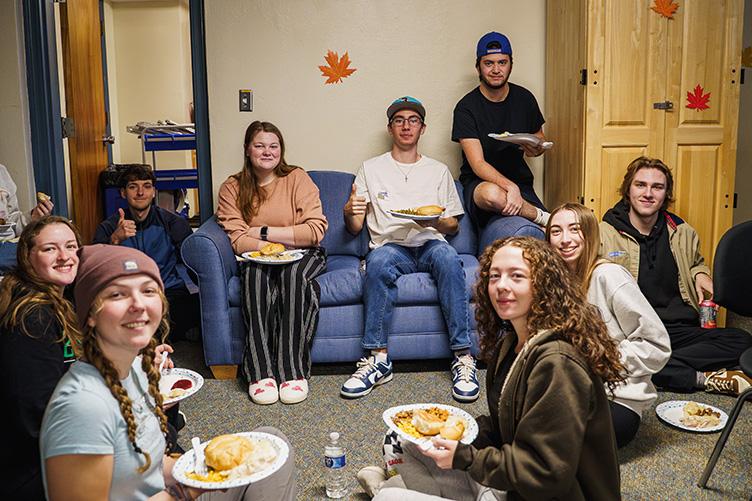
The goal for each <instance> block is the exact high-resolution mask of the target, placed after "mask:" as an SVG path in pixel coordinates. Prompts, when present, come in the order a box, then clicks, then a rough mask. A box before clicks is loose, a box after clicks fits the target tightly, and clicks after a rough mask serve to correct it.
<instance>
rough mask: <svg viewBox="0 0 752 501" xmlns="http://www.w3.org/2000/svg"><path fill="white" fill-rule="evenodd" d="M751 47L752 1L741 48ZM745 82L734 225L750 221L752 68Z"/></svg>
mask: <svg viewBox="0 0 752 501" xmlns="http://www.w3.org/2000/svg"><path fill="white" fill-rule="evenodd" d="M750 46H752V0H746V1H745V2H744V39H743V43H742V47H750ZM746 73H747V74H746V75H745V76H746V82H745V84H744V85H742V86H740V104H739V136H738V140H737V149H736V189H735V191H736V193H738V196H739V202H738V205H737V207H736V209H735V210H734V224H738V223H741V222H742V221H749V220H750V219H752V120H751V119H750V117H752V67H747V68H746Z"/></svg>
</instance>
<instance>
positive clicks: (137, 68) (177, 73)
mask: <svg viewBox="0 0 752 501" xmlns="http://www.w3.org/2000/svg"><path fill="white" fill-rule="evenodd" d="M104 14H105V33H106V35H105V44H106V51H107V78H108V86H109V97H110V112H111V115H110V124H111V128H112V134H113V135H114V136H115V138H116V142H115V145H114V147H113V162H115V163H132V162H141V142H140V140H139V139H138V136H136V135H134V134H130V133H128V132H126V129H125V128H126V126H128V125H134V124H136V122H142V121H148V122H156V121H157V120H164V119H170V120H174V121H176V122H178V123H187V122H189V121H190V115H189V104H190V103H191V102H192V101H193V90H192V83H191V59H190V58H191V52H190V29H189V14H188V0H161V1H151V2H139V1H127V2H124V1H117V0H116V1H112V0H106V1H105V9H104ZM146 161H147V163H152V160H151V155H150V154H149V155H147V159H146ZM191 165H192V161H191V154H190V152H185V151H178V152H160V153H157V168H159V169H184V168H188V167H191Z"/></svg>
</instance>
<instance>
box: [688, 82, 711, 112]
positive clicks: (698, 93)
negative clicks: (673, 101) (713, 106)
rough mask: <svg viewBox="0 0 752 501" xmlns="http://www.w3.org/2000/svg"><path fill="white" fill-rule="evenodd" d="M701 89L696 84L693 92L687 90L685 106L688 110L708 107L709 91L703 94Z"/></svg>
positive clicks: (699, 109)
mask: <svg viewBox="0 0 752 501" xmlns="http://www.w3.org/2000/svg"><path fill="white" fill-rule="evenodd" d="M704 90H705V89H703V88H702V87H701V86H700V84H697V87H695V90H694V92H687V108H689V109H690V110H697V111H701V110H707V109H708V108H710V106H708V103H709V102H710V92H708V93H707V94H703V91H704Z"/></svg>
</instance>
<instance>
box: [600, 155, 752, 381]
mask: <svg viewBox="0 0 752 501" xmlns="http://www.w3.org/2000/svg"><path fill="white" fill-rule="evenodd" d="M673 185H674V180H673V176H672V174H671V171H670V170H669V168H668V167H667V166H666V164H664V163H663V162H662V161H660V160H658V159H653V158H647V157H639V158H637V159H635V160H634V161H633V162H632V163H631V164H629V167H627V172H626V174H625V175H624V181H623V182H622V185H621V190H620V191H621V194H622V200H620V201H619V202H618V203H617V204H616V205H615V206H614V207H613V208H611V209H609V210H608V211H607V212H606V214H605V215H604V216H603V222H602V223H601V225H600V229H601V254H602V255H603V257H606V258H608V259H610V260H611V261H613V262H615V263H617V264H620V265H622V266H624V267H625V268H626V269H628V270H629V272H630V273H631V274H632V275H633V276H634V277H635V278H636V279H637V283H638V285H639V286H640V290H642V293H643V294H644V295H645V297H646V298H647V300H648V302H650V304H651V305H652V306H653V308H654V309H655V311H656V313H657V314H658V316H659V317H660V319H661V321H662V322H663V324H664V325H665V327H666V330H667V331H668V334H669V337H670V338H671V351H672V353H671V358H670V359H669V361H668V363H667V364H666V366H665V367H664V368H663V369H662V370H661V371H660V372H658V373H657V374H655V375H654V376H653V382H654V383H655V384H656V385H657V386H659V387H663V388H667V389H671V390H674V391H684V392H690V391H694V390H695V389H705V390H706V391H713V392H718V393H728V394H732V395H738V394H739V393H740V392H741V391H743V390H744V389H746V388H748V387H749V386H750V385H751V384H752V380H750V379H749V378H748V377H747V376H745V374H744V373H743V372H742V371H740V370H735V368H737V367H738V365H739V356H740V355H741V354H742V353H743V352H744V351H745V350H746V349H747V348H749V347H750V346H752V336H750V335H749V334H748V333H747V332H745V331H743V330H741V329H703V328H701V327H700V321H699V314H698V313H699V302H700V301H702V300H703V299H704V298H705V297H708V298H712V297H713V280H712V279H711V278H710V270H709V269H708V267H707V266H706V265H705V260H704V259H703V257H702V255H701V254H700V250H699V247H700V241H699V239H698V237H697V232H696V231H695V230H694V228H692V227H691V226H690V225H689V224H687V223H686V222H684V221H683V220H682V219H681V218H679V217H678V216H677V215H675V214H672V213H670V212H668V211H667V210H666V209H667V208H668V205H669V204H670V203H671V202H672V195H673Z"/></svg>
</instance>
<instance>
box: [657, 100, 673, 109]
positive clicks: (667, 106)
mask: <svg viewBox="0 0 752 501" xmlns="http://www.w3.org/2000/svg"><path fill="white" fill-rule="evenodd" d="M653 109H654V110H673V109H674V103H672V102H671V101H662V102H660V103H653Z"/></svg>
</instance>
